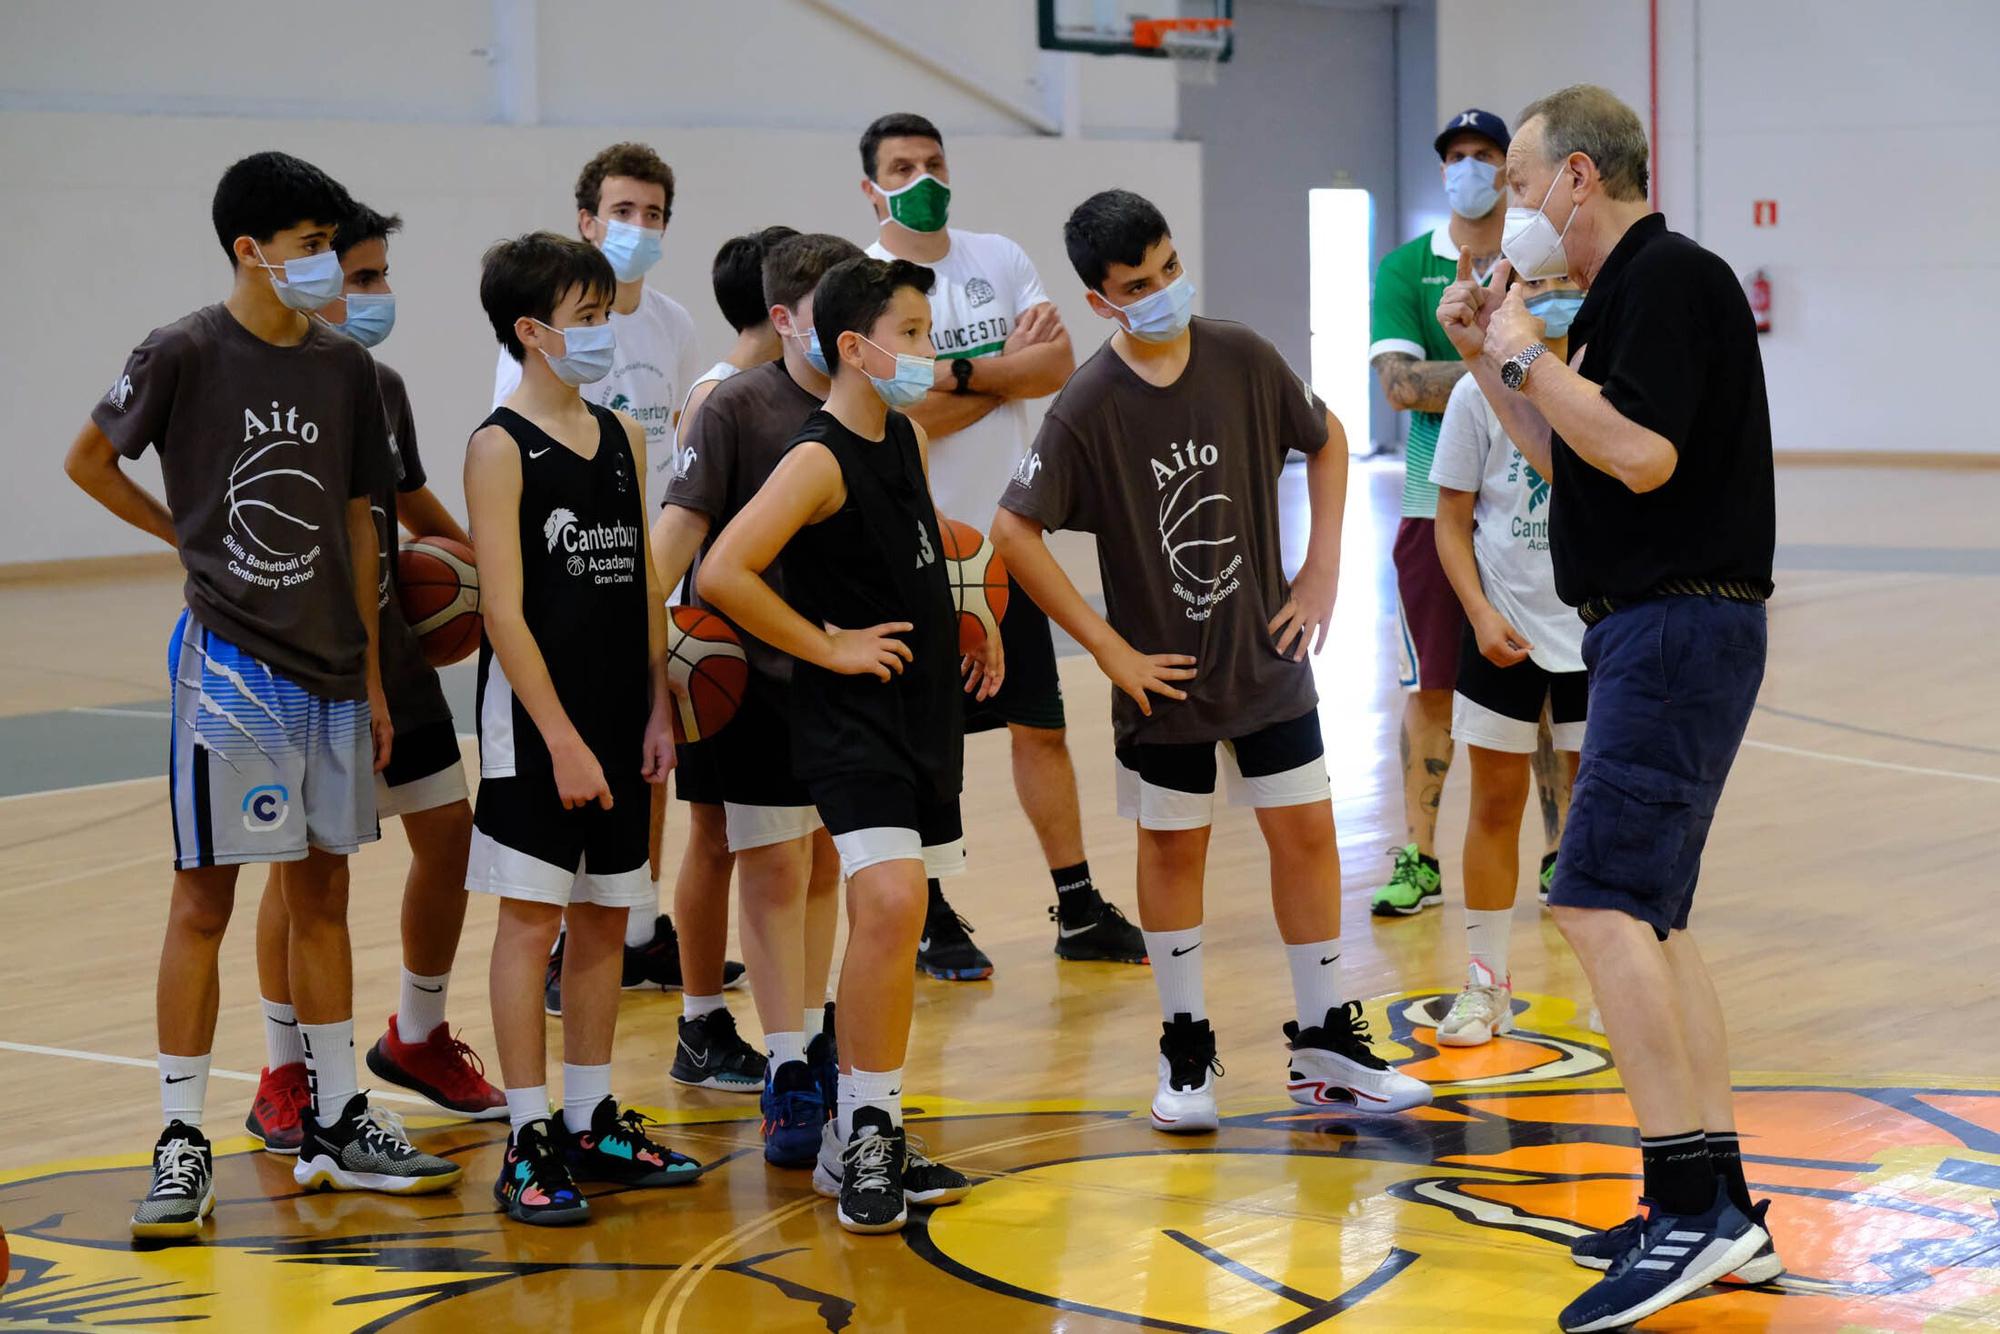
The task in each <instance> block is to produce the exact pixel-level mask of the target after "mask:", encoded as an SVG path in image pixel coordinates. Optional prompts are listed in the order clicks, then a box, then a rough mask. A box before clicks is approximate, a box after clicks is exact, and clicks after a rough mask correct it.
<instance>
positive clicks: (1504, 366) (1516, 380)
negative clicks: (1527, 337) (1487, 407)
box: [1500, 343, 1549, 393]
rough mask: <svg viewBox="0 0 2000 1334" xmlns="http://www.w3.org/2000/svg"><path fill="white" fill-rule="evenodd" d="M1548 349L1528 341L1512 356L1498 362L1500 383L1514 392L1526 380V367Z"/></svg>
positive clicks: (1517, 390) (1518, 389)
mask: <svg viewBox="0 0 2000 1334" xmlns="http://www.w3.org/2000/svg"><path fill="white" fill-rule="evenodd" d="M1548 350H1549V349H1548V348H1547V347H1546V346H1544V345H1543V344H1541V343H1530V344H1528V345H1527V346H1526V347H1524V348H1522V349H1521V350H1520V351H1519V352H1516V353H1515V354H1514V355H1513V356H1511V357H1509V358H1508V359H1507V360H1505V361H1503V362H1501V363H1500V383H1501V384H1504V385H1506V386H1507V387H1508V388H1509V389H1512V390H1514V391H1515V392H1516V393H1518V392H1520V389H1521V386H1522V385H1523V384H1525V383H1526V382H1527V379H1528V367H1530V366H1532V365H1534V364H1535V358H1536V357H1539V356H1541V355H1542V353H1544V352H1546V351H1548Z"/></svg>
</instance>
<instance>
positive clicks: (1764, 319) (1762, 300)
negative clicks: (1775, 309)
mask: <svg viewBox="0 0 2000 1334" xmlns="http://www.w3.org/2000/svg"><path fill="white" fill-rule="evenodd" d="M1744 288H1745V290H1746V291H1747V292H1748V293H1749V295H1750V314H1751V315H1752V316H1753V317H1755V319H1756V321H1757V332H1758V333H1760V334H1767V333H1769V332H1771V275H1770V274H1768V273H1766V272H1764V270H1762V269H1752V270H1751V271H1750V280H1749V281H1748V282H1747V283H1745V284H1744Z"/></svg>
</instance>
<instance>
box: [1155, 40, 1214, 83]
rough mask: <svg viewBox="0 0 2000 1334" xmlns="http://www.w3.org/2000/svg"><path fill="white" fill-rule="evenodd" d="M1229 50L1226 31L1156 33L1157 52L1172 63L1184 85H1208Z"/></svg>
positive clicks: (1175, 72) (1176, 74)
mask: <svg viewBox="0 0 2000 1334" xmlns="http://www.w3.org/2000/svg"><path fill="white" fill-rule="evenodd" d="M1228 48H1229V30H1228V29H1227V28H1219V27H1218V28H1205V27H1204V28H1192V27H1191V28H1185V29H1172V30H1169V31H1166V32H1163V33H1161V34H1160V49H1161V50H1163V51H1165V52H1166V53H1167V55H1168V56H1169V57H1171V58H1172V60H1173V62H1174V75H1175V77H1177V78H1178V79H1179V80H1180V81H1181V82H1182V83H1184V84H1195V85H1211V84H1213V83H1214V82H1215V79H1216V74H1217V73H1218V72H1219V71H1220V70H1221V68H1222V53H1223V52H1224V51H1226V50H1227V49H1228Z"/></svg>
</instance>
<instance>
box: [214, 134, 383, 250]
mask: <svg viewBox="0 0 2000 1334" xmlns="http://www.w3.org/2000/svg"><path fill="white" fill-rule="evenodd" d="M354 209H355V203H354V198H353V196H351V195H349V194H348V193H347V189H346V187H345V186H343V185H341V183H340V182H339V181H336V180H335V179H333V177H331V176H329V175H327V174H326V173H325V172H323V171H321V170H320V169H319V168H318V167H315V166H314V165H313V164H312V163H310V162H307V161H305V160H303V159H302V158H295V157H293V156H292V155H291V154H290V153H252V154H251V155H250V156H249V157H246V158H243V159H241V160H239V161H237V162H234V163H231V164H230V167H229V170H228V171H225V172H223V173H222V179H221V180H219V181H217V182H216V183H215V200H214V202H213V203H211V204H210V205H209V210H208V212H209V217H210V218H211V219H212V220H213V221H214V223H215V239H216V240H217V241H219V242H221V244H222V253H223V254H225V255H228V256H229V262H230V263H231V264H234V263H235V262H236V251H235V248H234V247H235V242H236V238H237V237H239V236H247V237H249V238H250V239H251V240H253V241H255V242H257V243H258V244H259V245H262V244H263V243H264V242H266V241H268V240H270V239H271V238H272V237H274V236H276V235H277V234H278V233H279V232H282V231H287V230H289V229H290V228H293V227H296V226H298V225H299V224H300V223H302V222H323V223H325V224H326V225H327V226H329V227H335V226H338V225H339V223H340V221H341V220H342V219H343V218H345V217H347V215H348V214H350V213H352V212H354Z"/></svg>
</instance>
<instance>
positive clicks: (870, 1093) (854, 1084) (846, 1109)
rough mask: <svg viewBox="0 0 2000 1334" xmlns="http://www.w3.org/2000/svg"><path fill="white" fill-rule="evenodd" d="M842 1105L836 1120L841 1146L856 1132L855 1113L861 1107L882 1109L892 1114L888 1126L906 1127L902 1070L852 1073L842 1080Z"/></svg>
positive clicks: (836, 1130) (857, 1071)
mask: <svg viewBox="0 0 2000 1334" xmlns="http://www.w3.org/2000/svg"><path fill="white" fill-rule="evenodd" d="M835 1102H836V1103H837V1104H838V1105H839V1109H838V1113H837V1115H836V1116H835V1117H834V1133H835V1134H837V1135H839V1136H840V1142H841V1143H842V1144H845V1143H847V1140H848V1137H849V1136H851V1135H852V1134H853V1133H854V1113H855V1110H856V1109H857V1108H861V1107H879V1108H880V1109H881V1110H883V1111H884V1112H887V1113H888V1114H889V1124H890V1125H892V1126H900V1125H902V1124H903V1072H902V1071H901V1070H860V1069H855V1070H850V1071H848V1072H847V1073H845V1074H843V1075H841V1077H840V1091H839V1096H838V1097H837V1098H836V1099H835Z"/></svg>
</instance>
